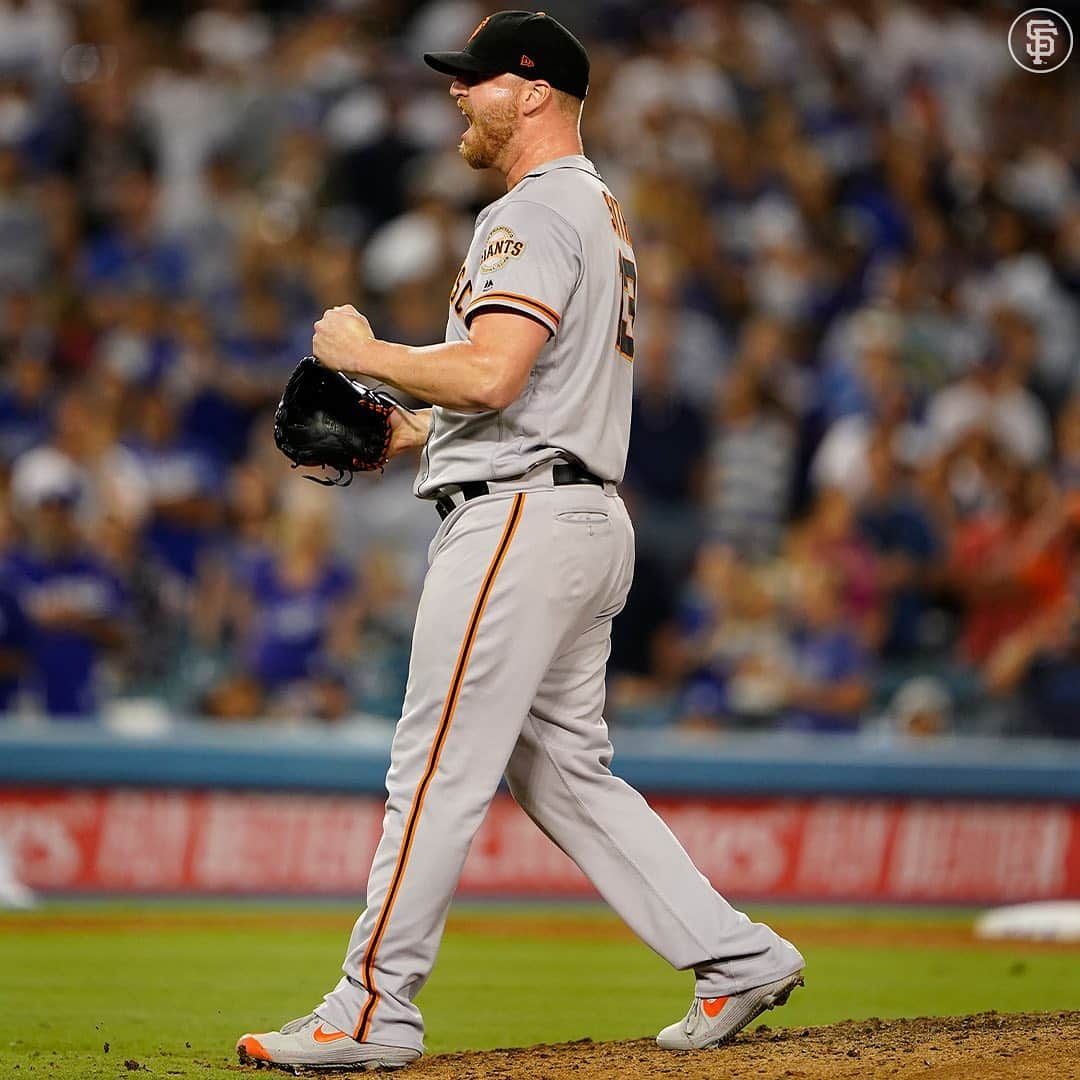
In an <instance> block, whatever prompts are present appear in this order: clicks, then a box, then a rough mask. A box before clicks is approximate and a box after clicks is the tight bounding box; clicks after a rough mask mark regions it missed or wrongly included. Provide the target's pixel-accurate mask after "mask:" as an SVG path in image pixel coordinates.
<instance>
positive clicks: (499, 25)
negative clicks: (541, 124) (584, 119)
mask: <svg viewBox="0 0 1080 1080" xmlns="http://www.w3.org/2000/svg"><path fill="white" fill-rule="evenodd" d="M424 62H425V63H426V64H427V65H428V66H429V67H433V68H434V69H435V70H436V71H440V72H442V73H443V74H444V75H452V76H453V77H454V78H461V79H473V80H476V79H485V78H492V77H493V76H495V75H502V74H503V73H504V72H513V73H514V74H516V75H521V76H523V77H524V78H527V79H543V80H545V81H546V82H549V83H551V85H552V86H554V87H555V89H556V90H563V91H565V92H566V93H568V94H573V95H574V97H578V98H584V97H585V94H586V92H587V91H588V89H589V56H588V53H586V52H585V47H584V46H583V45H582V44H581V42H580V41H578V39H577V38H576V37H574V35H573V34H572V33H570V31H569V30H567V29H566V27H565V26H563V25H562V23H560V22H559V21H558V20H557V19H553V18H552V17H551V16H550V15H546V14H545V13H544V12H542V11H539V12H532V11H497V12H495V13H494V14H493V15H488V16H487V18H485V19H483V20H482V21H481V23H480V25H479V26H478V27H477V28H476V29H475V30H474V31H473V32H472V36H471V37H470V38H469V40H468V42H466V44H465V48H464V49H462V50H460V51H459V52H437V53H424Z"/></svg>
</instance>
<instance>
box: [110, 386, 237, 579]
mask: <svg viewBox="0 0 1080 1080" xmlns="http://www.w3.org/2000/svg"><path fill="white" fill-rule="evenodd" d="M135 405H136V408H135V414H136V417H137V419H136V422H135V432H134V433H133V435H132V436H131V437H130V438H129V439H127V440H126V449H127V451H128V453H129V454H130V455H131V458H132V461H133V464H134V466H135V469H136V471H137V473H138V474H139V476H140V478H141V480H142V483H143V486H144V488H145V492H146V498H147V501H148V504H149V506H150V519H149V522H148V524H147V529H146V543H147V545H148V546H149V548H150V550H151V551H152V552H153V553H154V555H155V556H157V558H158V559H159V560H160V561H161V563H163V564H164V566H165V567H166V568H167V569H168V570H170V571H171V572H172V573H174V574H177V575H179V576H180V577H181V578H182V579H183V580H184V581H185V582H190V581H191V580H192V579H193V578H194V576H195V568H196V563H197V560H198V557H199V553H200V552H201V551H202V550H203V548H204V547H205V545H206V544H207V543H208V542H209V541H210V540H211V539H212V537H213V533H214V530H215V527H216V526H217V525H218V523H219V522H220V520H221V516H222V514H221V502H220V491H219V476H220V469H219V468H218V467H217V465H216V463H215V462H214V460H213V459H212V458H211V457H210V455H209V454H207V453H206V451H205V450H203V448H202V447H201V446H200V445H199V444H197V443H195V442H193V441H192V440H190V439H188V438H185V437H184V436H182V435H181V433H180V429H179V425H178V422H177V417H176V414H175V411H174V409H173V407H172V405H171V403H170V402H169V400H168V398H167V397H166V396H165V394H164V393H163V392H162V391H161V390H160V389H156V388H150V389H147V390H144V391H143V392H142V393H141V394H139V395H138V397H137V399H136V402H135Z"/></svg>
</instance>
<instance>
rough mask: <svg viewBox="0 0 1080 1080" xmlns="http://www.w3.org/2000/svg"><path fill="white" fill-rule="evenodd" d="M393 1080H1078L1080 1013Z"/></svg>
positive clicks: (839, 1027) (488, 1066)
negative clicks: (878, 1079)
mask: <svg viewBox="0 0 1080 1080" xmlns="http://www.w3.org/2000/svg"><path fill="white" fill-rule="evenodd" d="M263 1075H266V1074H263ZM357 1075H360V1074H357ZM365 1075H370V1074H365ZM397 1075H401V1076H402V1077H403V1080H404V1078H405V1077H407V1078H408V1080H563V1078H567V1080H569V1078H570V1077H574V1078H575V1080H600V1078H604V1080H639V1078H644V1077H649V1078H653V1077H669V1076H670V1077H679V1078H680V1080H706V1078H707V1080H726V1078H731V1080H735V1078H740V1080H742V1078H749V1077H753V1078H754V1080H789V1078H801V1080H872V1078H876V1077H888V1078H896V1080H906V1078H908V1077H920V1078H921V1080H998V1078H1001V1080H1005V1078H1008V1080H1014V1078H1024V1080H1028V1078H1030V1080H1078V1078H1080V1012H1055V1013H1022V1014H1007V1015H1004V1014H998V1013H993V1012H989V1013H979V1014H978V1015H976V1016H955V1017H952V1016H949V1017H920V1018H918V1019H915V1020H874V1019H870V1020H852V1021H848V1022H846V1023H842V1024H830V1025H828V1026H826V1027H815V1028H784V1029H781V1028H778V1029H775V1030H774V1029H770V1028H769V1027H768V1026H767V1025H765V1024H759V1025H757V1026H756V1027H755V1028H754V1030H753V1031H750V1032H744V1033H743V1034H741V1035H740V1036H739V1037H738V1038H737V1040H736V1041H735V1042H733V1043H732V1044H730V1045H729V1046H726V1047H723V1048H721V1049H719V1050H713V1051H702V1052H698V1053H679V1052H673V1051H664V1050H660V1049H658V1048H657V1047H656V1045H655V1043H653V1042H652V1040H651V1039H638V1040H635V1041H633V1042H610V1043H592V1042H589V1041H588V1040H585V1041H582V1042H573V1043H562V1044H559V1045H554V1046H531V1047H523V1048H521V1049H514V1050H487V1051H484V1052H482V1053H463V1054H442V1055H440V1056H438V1057H432V1058H428V1059H426V1060H424V1061H421V1062H419V1063H418V1064H416V1065H414V1066H412V1067H411V1068H409V1069H408V1070H406V1071H405V1072H404V1073H400V1074H397Z"/></svg>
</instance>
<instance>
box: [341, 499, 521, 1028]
mask: <svg viewBox="0 0 1080 1080" xmlns="http://www.w3.org/2000/svg"><path fill="white" fill-rule="evenodd" d="M524 506H525V493H524V492H523V491H522V492H519V493H518V494H517V495H515V496H514V502H513V505H512V506H511V507H510V516H509V518H508V519H507V521H506V526H505V528H504V529H503V534H502V538H501V539H500V540H499V543H498V546H497V547H496V548H495V554H494V555H493V556H492V559H491V563H490V564H489V566H488V568H487V573H486V574H485V575H484V583H483V585H481V586H480V593H479V595H478V596H477V597H476V603H475V604H474V605H473V610H472V615H471V616H470V618H469V625H468V628H467V629H466V631H465V637H464V639H463V640H462V642H461V649H460V650H459V651H458V658H457V663H456V664H455V665H454V673H453V676H452V677H451V679H450V688H449V690H448V691H447V694H446V700H445V701H444V703H443V710H442V717H441V719H440V720H439V727H438V730H437V731H436V732H435V739H434V741H433V742H432V744H431V751H430V753H429V754H428V760H427V765H426V766H425V768H424V774H423V776H422V777H421V778H420V783H419V784H418V785H417V787H416V793H415V795H413V801H412V806H411V807H410V808H409V816H408V817H407V818H406V819H405V832H404V834H403V836H402V840H401V850H400V851H399V852H398V857H397V863H396V865H395V866H394V873H393V876H392V877H391V879H390V888H389V889H388V890H387V893H386V899H385V900H384V901H383V905H382V910H381V911H380V912H379V919H378V922H376V924H375V930H374V932H373V933H372V935H371V941H370V942H369V944H368V947H367V952H366V953H365V956H364V967H363V973H364V979H363V983H364V988H365V989H366V990H367V992H368V999H367V1001H366V1002H364V1008H363V1010H362V1011H361V1013H360V1019H359V1021H358V1022H357V1025H356V1029H355V1030H354V1032H353V1038H354V1039H356V1040H358V1041H359V1042H363V1041H364V1040H365V1039H366V1038H367V1036H368V1032H369V1031H370V1029H371V1017H372V1015H373V1013H374V1012H375V1006H376V1005H377V1004H378V1002H379V992H378V990H376V989H375V983H374V973H375V954H376V952H378V949H379V944H380V943H381V942H382V939H383V935H384V934H385V933H386V927H387V924H388V923H389V921H390V912H391V911H392V910H393V907H394V901H395V900H396V899H397V895H398V892H399V891H400V889H401V882H402V879H403V878H404V877H405V867H406V865H407V864H408V862H409V853H410V851H411V850H412V845H413V840H414V839H415V837H416V830H417V826H418V825H419V823H420V813H421V811H422V810H423V808H424V799H425V798H426V797H427V793H428V788H430V787H431V782H432V780H433V779H434V777H435V773H436V772H438V769H439V758H440V757H441V756H442V751H443V747H444V746H445V745H446V737H447V734H448V732H449V731H450V723H451V721H452V720H453V719H454V712H455V710H456V709H457V703H458V698H459V697H460V696H461V686H462V683H464V681H465V669H466V668H467V667H468V666H469V657H470V656H471V655H472V650H473V645H474V644H475V643H476V635H477V632H478V631H479V629H480V618H481V616H482V615H483V614H484V608H486V607H487V602H488V598H489V597H490V596H491V590H492V588H493V587H494V585H495V578H496V577H498V574H499V569H500V568H501V567H502V564H503V560H504V559H505V558H506V553H507V552H508V551H509V550H510V541H511V540H513V539H514V533H515V532H517V527H518V524H519V523H520V521H521V514H522V510H523V508H524Z"/></svg>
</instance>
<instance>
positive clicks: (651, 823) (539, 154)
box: [237, 11, 803, 1068]
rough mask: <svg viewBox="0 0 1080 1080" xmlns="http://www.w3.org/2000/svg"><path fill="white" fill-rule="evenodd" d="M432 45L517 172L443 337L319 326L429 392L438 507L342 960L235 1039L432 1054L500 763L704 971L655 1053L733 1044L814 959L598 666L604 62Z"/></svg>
mask: <svg viewBox="0 0 1080 1080" xmlns="http://www.w3.org/2000/svg"><path fill="white" fill-rule="evenodd" d="M424 59H425V60H426V61H427V63H428V64H429V65H430V66H431V67H433V68H435V69H436V70H437V71H440V72H443V73H445V74H447V75H450V76H452V77H453V83H452V85H451V88H450V93H451V95H452V96H453V97H454V99H455V101H456V103H457V104H458V106H459V107H460V109H461V111H462V112H463V113H464V114H465V116H466V117H467V118H468V121H469V126H468V128H467V130H466V132H465V134H464V135H463V137H462V143H461V147H460V149H461V153H462V155H463V156H464V157H465V160H466V161H467V162H468V163H469V164H470V165H472V166H473V167H474V168H494V169H497V170H499V171H500V172H501V173H502V174H503V175H504V176H505V177H506V181H507V189H508V190H507V194H506V195H504V196H503V197H502V198H500V199H498V200H497V201H496V202H494V203H492V204H491V206H489V207H488V208H487V209H485V210H484V211H483V212H482V213H481V214H480V216H479V218H478V219H477V222H476V232H475V234H474V236H473V240H472V244H471V245H470V247H469V251H468V254H467V256H466V258H465V261H464V263H463V264H462V267H461V271H460V273H459V274H458V276H457V280H456V281H455V282H454V286H453V289H452V291H451V294H450V315H449V321H448V323H447V331H446V341H445V342H444V343H443V344H441V345H431V346H427V347H424V348H413V347H408V346H404V345H397V344H393V343H390V342H384V341H379V340H377V339H375V337H374V336H373V334H372V332H371V329H370V327H369V326H368V323H367V320H366V319H365V318H364V317H363V316H362V315H361V314H360V313H359V312H357V311H356V310H355V309H354V308H352V307H341V308H334V309H332V310H331V311H328V312H326V313H325V314H324V315H323V317H322V319H320V321H319V322H318V323H317V324H316V326H315V336H314V340H313V346H312V348H313V352H314V353H315V355H316V356H317V357H319V359H320V360H321V361H322V362H323V363H325V364H327V365H328V366H331V367H336V368H338V369H340V370H343V371H346V372H348V373H349V374H350V375H363V376H369V377H373V378H374V379H377V380H380V381H382V382H385V383H389V384H391V385H393V386H397V387H399V388H400V389H402V390H403V391H405V392H406V393H409V394H412V395H414V396H415V397H418V398H421V399H422V400H426V401H430V402H433V406H432V408H431V409H430V410H424V411H421V412H418V413H415V414H408V413H405V412H403V411H399V412H396V413H395V414H394V420H393V423H394V436H393V442H392V445H391V450H392V452H393V453H400V452H402V451H404V450H407V449H411V448H414V447H418V446H422V447H423V451H422V456H421V465H420V469H419V475H418V478H417V484H416V494H417V495H418V496H419V497H420V498H422V499H429V500H431V501H432V502H433V503H434V507H435V510H437V511H438V515H439V517H440V518H441V524H440V526H439V529H438V531H437V532H436V534H435V537H434V539H433V540H432V542H431V547H430V550H429V570H428V573H427V577H426V579H425V582H424V589H423V595H422V596H421V599H420V606H419V610H418V612H417V617H416V627H415V632H414V636H413V645H412V658H411V665H410V671H409V682H408V688H407V690H406V694H405V702H404V707H403V710H402V715H401V720H400V722H399V723H398V726H397V731H396V733H395V736H394V740H393V747H392V750H391V764H390V771H389V773H388V774H387V780H386V784H387V790H388V793H389V798H388V800H387V804H386V816H385V819H384V822H383V835H382V839H381V841H380V843H379V846H378V849H377V851H376V853H375V858H374V861H373V863H372V866H371V874H370V878H369V881H368V891H367V908H366V910H365V911H364V912H363V914H362V915H361V916H360V918H359V920H358V921H357V923H356V926H355V928H354V929H353V933H352V938H351V940H350V942H349V947H348V951H347V953H346V956H345V962H344V965H343V970H344V975H343V977H342V978H341V980H340V982H339V983H338V985H337V986H336V987H335V988H334V989H333V990H332V991H330V993H328V994H327V995H326V997H325V998H324V1000H323V1001H322V1003H321V1004H320V1005H318V1006H317V1007H316V1008H315V1010H314V1012H313V1013H312V1014H310V1015H309V1016H305V1017H301V1018H300V1019H298V1020H294V1021H292V1022H291V1023H289V1024H286V1025H285V1026H284V1027H283V1028H282V1029H281V1031H274V1032H266V1033H262V1034H256V1035H245V1036H244V1037H243V1038H242V1039H241V1040H240V1042H239V1043H238V1046H237V1049H238V1051H239V1052H240V1056H241V1059H242V1060H245V1061H252V1060H254V1061H261V1062H267V1063H271V1064H276V1065H283V1066H292V1065H303V1066H307V1067H309V1068H310V1067H316V1068H317V1067H320V1066H322V1067H327V1068H342V1067H344V1066H349V1065H352V1066H356V1067H368V1068H375V1067H390V1068H393V1067H396V1066H400V1065H405V1064H408V1063H409V1062H410V1061H413V1060H415V1059H416V1058H418V1057H419V1056H420V1054H421V1053H422V1052H423V1033H424V1028H423V1021H422V1019H421V1016H420V1012H419V1010H418V1009H417V1007H416V1005H415V1004H414V998H415V997H416V994H417V992H418V991H419V990H420V988H421V987H422V986H423V985H424V983H425V981H426V980H427V978H428V975H429V974H430V972H431V968H432V965H433V964H434V962H435V956H436V953H437V951H438V947H439V941H440V938H441V936H442V932H443V926H444V924H445V921H446V915H447V911H448V909H449V906H450V901H451V897H452V896H453V893H454V889H455V887H456V885H457V881H458V877H459V875H460V873H461V869H462V865H463V863H464V861H465V856H466V854H467V853H468V850H469V845H470V843H471V842H472V839H473V836H474V835H475V833H476V830H477V828H478V827H479V826H480V823H481V821H482V820H483V818H484V815H485V813H486V811H487V808H488V805H489V804H490V802H491V800H492V797H493V796H494V795H495V792H496V789H497V787H498V785H499V781H500V780H501V779H502V778H503V777H504V776H505V777H506V780H507V783H508V785H509V787H510V791H511V792H512V794H513V796H514V798H515V799H516V800H517V801H518V803H520V805H521V807H522V808H523V809H524V810H525V812H526V813H527V814H528V815H529V816H530V817H531V818H532V819H533V820H534V821H535V822H536V824H537V825H538V826H539V827H540V828H541V829H542V830H543V831H544V832H545V833H546V834H547V835H548V836H549V837H550V838H551V839H552V840H553V841H554V842H555V843H556V844H558V845H559V847H560V848H562V850H563V851H565V852H566V853H567V854H568V855H569V856H570V857H571V858H572V859H573V860H574V861H575V862H576V863H577V865H578V866H579V867H580V868H581V869H582V870H583V871H584V872H585V874H586V875H587V876H588V877H589V879H590V880H591V881H592V883H593V884H594V885H595V886H596V888H597V890H598V891H599V892H600V894H601V895H602V896H603V897H604V899H605V900H606V901H607V902H608V903H609V904H610V905H611V906H612V907H613V908H614V909H615V910H616V911H617V912H618V913H619V915H620V916H622V918H623V919H624V920H625V921H626V922H627V924H628V925H629V926H630V927H632V928H633V930H634V931H635V932H636V933H637V934H638V935H639V936H640V937H641V938H642V940H643V941H645V942H646V943H647V944H648V945H649V946H651V947H652V948H653V949H655V950H656V952H658V953H659V954H660V955H661V956H663V957H664V958H665V959H666V960H668V961H669V962H670V963H671V964H672V965H674V966H675V967H676V968H679V969H681V970H692V971H693V972H694V976H695V996H694V999H693V1003H692V1005H691V1008H690V1011H689V1013H688V1014H687V1016H686V1017H685V1018H684V1019H682V1020H680V1021H678V1022H677V1023H675V1024H672V1025H671V1026H670V1027H668V1028H665V1029H664V1030H663V1031H662V1032H661V1033H660V1035H659V1036H658V1037H657V1041H658V1042H659V1044H660V1045H661V1046H663V1047H666V1048H671V1049H692V1048H705V1047H711V1046H715V1045H717V1044H719V1043H720V1042H723V1041H724V1040H725V1039H727V1038H729V1037H730V1036H731V1035H733V1034H734V1033H735V1032H736V1031H738V1030H739V1029H740V1028H741V1027H743V1026H744V1025H745V1024H746V1023H748V1022H749V1021H750V1020H751V1019H752V1018H753V1017H754V1016H756V1015H758V1013H760V1012H761V1011H762V1010H763V1009H765V1008H770V1007H772V1006H773V1005H776V1004H782V1003H783V1001H784V1000H786V998H787V995H788V993H790V991H791V989H792V988H793V987H794V986H796V985H797V984H798V983H799V982H800V981H801V972H802V967H803V958H802V956H801V955H800V954H799V953H798V951H797V950H796V949H795V948H794V947H793V946H792V945H791V944H790V943H788V942H787V941H785V940H784V939H783V938H781V937H779V936H778V935H777V934H775V933H774V932H773V931H772V930H771V929H769V928H768V927H767V926H765V925H763V924H760V923H754V922H751V921H750V919H748V918H747V917H746V916H745V915H743V914H741V913H740V912H738V911H736V910H734V909H733V908H732V907H731V906H730V905H729V904H728V903H727V902H726V901H725V900H724V899H723V898H722V897H721V896H720V895H718V894H717V892H716V891H715V890H714V889H713V887H712V886H711V885H710V884H709V882H708V881H707V880H706V878H705V877H704V876H703V875H702V874H701V873H700V872H699V871H698V870H697V869H696V867H695V866H694V865H693V863H692V862H691V860H690V858H689V856H688V855H687V854H686V852H685V851H684V850H683V848H682V847H681V846H680V844H679V842H678V841H677V840H676V839H675V837H674V836H673V835H672V833H671V831H670V830H669V829H668V828H667V826H666V825H665V824H664V822H663V821H662V820H661V819H660V818H659V817H658V816H657V815H656V814H655V813H654V812H653V811H652V810H651V809H650V808H649V806H648V804H647V803H646V802H645V800H644V799H643V798H642V797H641V796H640V795H639V794H638V793H637V792H636V791H634V790H633V789H632V788H631V787H629V786H628V785H627V784H625V783H624V782H623V781H622V780H619V779H617V778H616V777H615V776H613V775H612V774H611V772H610V771H609V768H608V765H609V763H610V761H611V757H612V747H611V744H610V742H609V741H608V736H607V728H606V726H605V724H604V719H603V706H604V672H605V666H606V663H607V658H608V653H609V649H610V639H611V621H612V619H613V618H614V616H615V615H616V614H617V613H618V612H619V610H620V609H621V608H622V606H623V603H624V601H625V599H626V594H627V590H628V589H629V587H630V581H631V577H632V575H633V562H634V539H633V530H632V528H631V524H630V520H629V518H628V516H627V512H626V509H625V507H624V506H623V503H622V500H621V499H620V498H619V495H618V491H617V487H616V485H617V484H618V482H619V480H621V478H622V475H623V468H624V465H625V462H626V452H627V443H628V440H629V434H630V400H631V386H632V372H633V357H634V315H635V308H636V303H637V267H636V264H635V261H634V250H633V247H632V244H631V239H630V231H629V229H628V227H627V223H626V220H625V218H624V217H623V213H622V210H621V209H620V207H619V204H618V202H617V201H616V199H615V197H614V196H613V195H612V194H611V192H610V191H608V189H607V187H606V185H605V184H604V181H603V180H602V179H601V177H600V176H599V175H598V174H597V172H596V169H595V168H594V167H593V165H592V163H591V162H590V161H589V160H588V158H586V157H584V156H582V147H581V140H580V135H579V120H580V114H581V108H582V102H583V99H584V97H585V94H586V90H587V87H588V71H589V67H588V58H587V57H586V54H585V50H584V49H583V48H582V46H581V44H580V43H579V42H578V41H577V39H576V38H575V37H574V36H573V35H572V34H571V33H570V32H569V31H568V30H567V29H566V28H565V27H563V26H562V25H561V24H560V23H558V22H557V21H556V20H554V19H552V18H550V17H549V16H546V15H543V14H533V13H531V12H521V11H505V12H499V13H497V14H494V15H491V16H489V17H488V18H487V19H485V20H484V21H483V22H482V23H481V24H480V26H479V27H477V29H476V31H475V32H474V34H473V36H472V37H471V38H470V40H469V42H468V44H467V45H466V46H465V48H464V50H462V51H460V52H452V53H432V54H427V55H426V56H425V57H424ZM433 516H434V515H433ZM568 974H569V973H568Z"/></svg>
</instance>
